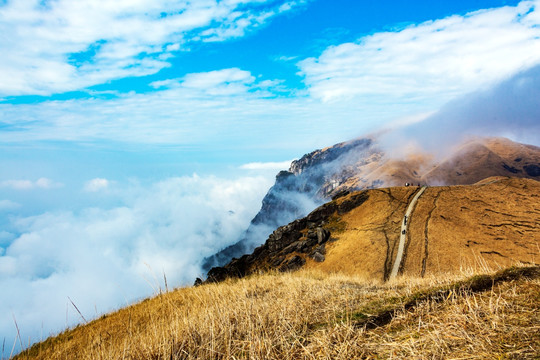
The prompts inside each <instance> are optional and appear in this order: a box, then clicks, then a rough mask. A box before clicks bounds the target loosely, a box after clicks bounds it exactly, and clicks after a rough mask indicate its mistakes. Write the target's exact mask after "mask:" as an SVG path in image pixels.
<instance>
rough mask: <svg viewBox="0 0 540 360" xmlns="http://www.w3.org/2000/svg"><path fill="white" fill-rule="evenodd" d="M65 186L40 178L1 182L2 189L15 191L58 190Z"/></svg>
mask: <svg viewBox="0 0 540 360" xmlns="http://www.w3.org/2000/svg"><path fill="white" fill-rule="evenodd" d="M63 186H64V184H62V183H59V182H55V181H52V180H51V179H47V178H39V179H37V180H36V181H31V180H4V181H0V188H2V187H4V188H10V189H13V190H31V189H56V188H60V187H63Z"/></svg>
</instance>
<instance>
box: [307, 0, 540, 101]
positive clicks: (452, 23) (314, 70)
mask: <svg viewBox="0 0 540 360" xmlns="http://www.w3.org/2000/svg"><path fill="white" fill-rule="evenodd" d="M539 5H540V2H539V1H537V0H535V1H523V2H521V3H520V4H519V5H518V6H516V7H509V6H507V7H502V8H496V9H489V10H482V11H477V12H473V13H470V14H467V15H465V16H451V17H448V18H445V19H441V20H436V21H428V22H425V23H422V24H419V25H412V26H409V27H407V28H405V29H402V30H400V31H393V32H382V33H375V34H373V35H370V36H365V37H363V38H360V39H358V41H356V42H354V43H345V44H341V45H338V46H332V47H329V48H327V49H326V50H325V51H324V52H323V53H322V54H321V55H320V56H319V57H317V58H309V59H306V60H303V61H301V62H299V66H300V68H301V72H302V74H303V75H304V76H305V83H306V84H307V85H308V86H309V91H310V94H311V95H312V96H313V97H315V98H318V99H322V100H324V101H330V100H339V99H350V98H358V97H364V98H377V97H381V96H386V97H390V98H392V99H393V100H394V101H396V100H397V99H412V100H413V101H422V100H423V101H425V100H426V99H433V98H437V99H439V100H438V105H440V104H441V102H440V99H444V98H445V97H446V98H445V100H444V101H443V102H446V101H448V100H450V98H452V97H455V96H456V95H460V94H464V93H467V92H470V91H473V90H476V89H478V88H480V87H485V86H489V85H492V84H494V83H495V82H497V81H500V80H503V79H505V78H507V77H509V76H511V75H513V74H514V73H516V72H517V71H520V70H523V69H525V68H528V67H531V66H533V65H535V64H538V63H539V62H540V15H539V13H540V9H539Z"/></svg>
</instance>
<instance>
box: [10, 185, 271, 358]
mask: <svg viewBox="0 0 540 360" xmlns="http://www.w3.org/2000/svg"><path fill="white" fill-rule="evenodd" d="M272 180H273V179H272V177H265V176H244V177H238V178H236V179H223V178H217V177H212V176H207V177H199V176H197V175H193V176H185V177H177V178H168V179H164V180H161V181H156V182H154V183H152V184H149V185H141V184H139V183H137V182H133V181H131V182H128V183H116V184H114V183H112V182H107V181H106V179H94V180H92V181H88V182H87V183H86V184H82V186H81V191H82V192H88V191H93V192H95V194H96V195H95V196H98V192H101V193H100V194H99V196H110V197H114V198H119V199H121V201H120V202H119V204H117V205H116V206H110V207H98V206H94V207H92V206H87V207H83V208H81V209H79V210H76V211H62V210H58V211H51V212H45V213H40V214H37V215H32V216H20V215H17V210H18V209H20V208H21V207H22V205H17V204H15V203H12V202H9V201H6V200H3V201H2V203H1V205H2V206H1V207H0V215H2V216H3V217H4V218H5V219H7V220H4V221H7V222H8V224H6V225H5V226H4V228H5V229H7V230H2V231H0V287H1V289H2V293H3V295H2V296H1V297H0V308H1V309H2V310H3V311H2V312H1V314H0V341H4V339H5V344H6V345H5V348H4V351H5V352H4V354H3V355H2V356H3V357H7V356H9V354H10V352H11V349H12V346H14V349H15V352H17V351H19V350H20V342H22V344H23V347H26V346H27V345H28V344H29V343H33V342H35V341H39V340H42V339H45V338H47V337H48V336H49V335H51V334H55V333H57V332H59V331H61V330H63V329H65V328H66V327H68V326H73V325H75V324H78V323H81V322H84V320H83V319H82V317H81V315H79V313H78V311H76V310H75V308H74V305H73V304H72V303H71V301H73V303H74V304H75V305H76V306H77V308H78V309H79V310H80V311H81V314H82V315H83V316H84V318H85V319H86V320H90V319H93V318H95V317H98V316H100V314H103V313H106V312H109V311H111V310H114V309H117V308H121V307H124V306H126V305H129V304H131V303H133V302H134V301H138V300H140V299H143V298H145V297H148V296H151V295H153V294H156V293H159V292H160V291H166V290H167V288H168V289H172V288H174V287H178V286H184V285H191V284H192V283H193V280H194V279H195V278H196V277H197V276H201V275H202V274H203V270H202V269H201V261H202V259H203V258H204V257H205V256H209V255H211V254H213V253H215V252H217V251H218V250H219V249H221V248H222V247H224V246H227V245H230V244H231V243H234V242H235V241H237V240H238V238H239V237H240V236H241V234H242V233H243V231H244V230H245V229H246V228H247V227H248V225H249V222H250V220H251V219H252V218H253V216H254V215H255V214H256V213H257V211H258V210H259V208H260V203H261V199H262V198H263V196H264V194H265V192H266V191H267V189H268V188H269V187H270V185H271V182H272ZM15 322H16V323H17V325H18V327H19V329H20V334H21V339H20V340H19V339H17V338H16V334H17V330H16V326H15Z"/></svg>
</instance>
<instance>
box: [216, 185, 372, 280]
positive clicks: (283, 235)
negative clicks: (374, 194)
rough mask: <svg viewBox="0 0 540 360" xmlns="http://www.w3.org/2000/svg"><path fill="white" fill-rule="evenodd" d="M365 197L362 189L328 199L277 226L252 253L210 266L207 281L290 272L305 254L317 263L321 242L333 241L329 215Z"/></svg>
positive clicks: (321, 257)
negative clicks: (268, 271) (276, 271)
mask: <svg viewBox="0 0 540 360" xmlns="http://www.w3.org/2000/svg"><path fill="white" fill-rule="evenodd" d="M368 197H369V196H368V193H367V192H365V191H363V192H359V193H356V194H353V195H351V196H350V197H349V198H347V199H345V200H342V201H340V202H336V201H332V202H329V203H327V204H324V205H322V206H320V207H318V208H317V209H315V210H314V211H313V212H311V213H310V214H309V215H308V216H306V217H304V218H301V219H298V220H295V221H293V222H291V223H289V224H288V225H285V226H281V227H279V228H277V229H276V230H275V231H274V232H273V233H272V234H270V236H269V237H268V239H267V240H266V242H265V243H264V244H263V245H261V246H259V247H257V248H256V249H255V250H254V251H253V253H252V254H250V255H243V256H241V257H240V258H238V259H236V258H235V259H232V261H231V262H230V263H228V264H227V265H225V266H222V267H214V268H212V269H210V271H209V272H208V278H207V281H209V282H219V281H223V280H225V279H227V278H230V277H244V276H246V275H249V274H251V273H253V272H255V271H261V270H269V269H278V270H279V271H293V270H297V269H299V268H300V267H302V266H303V265H304V264H305V263H306V258H307V257H311V258H312V259H314V260H315V261H318V262H322V261H324V259H325V257H324V254H325V253H326V250H325V244H326V243H328V242H329V241H332V240H333V239H332V237H331V231H332V223H331V221H330V220H331V218H332V216H339V215H340V214H343V213H346V212H348V211H349V210H350V209H352V208H355V207H357V206H360V205H361V204H362V203H364V202H365V201H366V200H367V199H368Z"/></svg>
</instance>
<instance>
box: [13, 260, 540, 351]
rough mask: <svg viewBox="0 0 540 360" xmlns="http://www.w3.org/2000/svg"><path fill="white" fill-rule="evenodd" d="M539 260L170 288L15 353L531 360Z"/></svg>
mask: <svg viewBox="0 0 540 360" xmlns="http://www.w3.org/2000/svg"><path fill="white" fill-rule="evenodd" d="M539 293H540V268H539V267H538V266H536V267H534V266H533V267H520V268H512V269H508V270H504V271H501V272H498V273H496V274H489V275H475V276H473V277H470V275H469V276H468V275H467V274H466V273H460V274H455V275H452V276H444V277H441V276H438V277H426V278H424V279H417V278H415V279H413V278H410V277H401V278H398V279H396V280H393V281H390V282H386V283H381V282H379V281H374V280H366V279H363V278H361V277H358V276H346V275H342V274H333V275H327V274H321V273H318V272H313V271H300V272H295V273H286V274H275V273H273V274H266V275H255V276H252V277H249V278H245V279H240V280H228V281H226V282H223V283H219V284H207V285H203V286H198V287H191V288H185V289H179V290H176V291H173V292H170V293H165V294H161V295H159V296H156V297H155V298H153V299H149V300H145V301H143V302H141V303H139V304H136V305H133V306H130V307H127V308H125V309H122V310H119V311H117V312H115V313H111V314H107V315H104V316H102V317H101V318H99V319H97V320H95V321H92V322H90V323H88V324H86V325H81V326H78V327H77V328H75V329H72V330H67V331H65V332H64V333H62V334H60V335H59V336H57V337H53V338H50V339H48V340H46V341H44V342H42V343H38V344H35V345H33V346H32V347H31V348H30V349H28V350H26V351H23V352H22V353H21V354H19V355H18V356H16V357H15V359H47V360H54V359H104V360H105V359H172V360H177V359H347V360H348V359H358V358H366V359H378V358H383V359H389V358H399V359H406V358H407V359H412V358H414V359H449V358H452V359H457V358H460V359H462V358H466V359H503V358H504V359H537V358H538V357H537V356H538V353H539V352H540V333H539V332H538V325H539V324H540V301H539V298H538V294H539Z"/></svg>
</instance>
